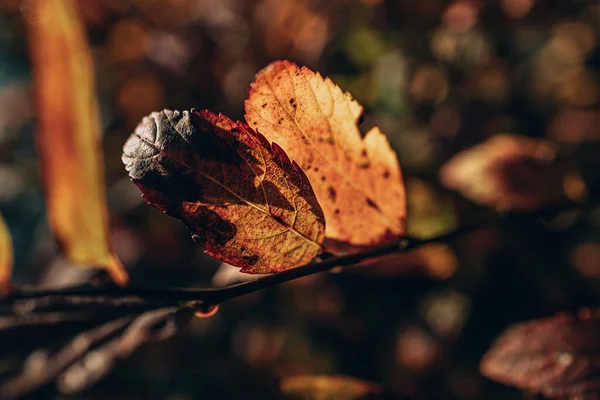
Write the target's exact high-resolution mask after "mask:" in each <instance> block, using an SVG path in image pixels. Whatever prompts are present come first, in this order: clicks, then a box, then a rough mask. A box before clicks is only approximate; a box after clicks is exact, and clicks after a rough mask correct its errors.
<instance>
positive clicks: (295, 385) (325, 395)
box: [279, 375, 381, 400]
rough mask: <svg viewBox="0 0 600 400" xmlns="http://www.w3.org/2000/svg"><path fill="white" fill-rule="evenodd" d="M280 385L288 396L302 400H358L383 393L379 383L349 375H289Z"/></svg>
mask: <svg viewBox="0 0 600 400" xmlns="http://www.w3.org/2000/svg"><path fill="white" fill-rule="evenodd" d="M279 387H280V389H281V392H282V393H283V394H284V395H285V396H286V397H287V398H292V399H302V400H329V399H335V400H358V399H361V398H364V397H365V396H367V395H374V394H379V393H381V388H380V387H379V386H378V385H376V384H374V383H370V382H365V381H362V380H360V379H355V378H352V377H348V376H326V375H306V376H289V377H286V378H283V379H282V380H281V382H280V386H279Z"/></svg>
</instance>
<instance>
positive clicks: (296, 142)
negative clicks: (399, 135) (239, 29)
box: [245, 61, 406, 245]
mask: <svg viewBox="0 0 600 400" xmlns="http://www.w3.org/2000/svg"><path fill="white" fill-rule="evenodd" d="M245 108H246V119H247V121H248V123H249V124H250V126H252V127H253V128H255V129H257V130H258V131H259V132H261V133H262V134H264V135H265V137H266V138H267V139H269V140H270V141H272V142H275V143H277V144H279V145H280V146H281V147H282V148H283V149H284V150H285V151H286V153H288V154H289V156H290V157H291V158H293V159H294V160H296V161H297V162H298V163H299V164H300V166H301V167H302V169H303V170H304V171H305V173H306V175H307V176H308V178H309V179H310V182H311V184H312V185H313V188H314V190H315V193H316V195H317V198H318V200H319V203H320V204H321V207H323V212H324V214H325V219H326V220H327V231H326V236H327V238H330V239H334V240H337V241H340V242H345V243H350V244H352V245H372V244H376V243H379V242H382V241H386V240H390V239H392V238H395V237H399V236H402V235H404V234H405V231H406V200H405V193H404V184H403V181H402V175H401V173H400V166H399V164H398V160H397V159H396V154H395V153H394V151H393V150H392V148H391V147H390V145H389V143H388V141H387V139H386V137H385V135H384V134H382V133H381V132H380V131H379V128H377V127H374V128H373V129H371V130H370V131H369V132H368V133H367V134H366V135H365V136H364V137H362V136H361V133H360V131H359V129H358V126H357V122H358V121H359V119H360V117H361V114H362V111H363V110H362V107H361V106H360V104H358V103H357V102H356V101H355V100H354V99H353V98H352V96H351V95H350V94H349V93H344V92H342V90H341V89H340V88H339V87H338V86H337V85H335V84H334V83H333V82H332V81H331V80H329V79H324V78H322V77H321V75H320V74H319V73H314V72H313V71H311V70H310V69H308V68H306V67H302V68H299V67H298V66H297V65H296V64H294V63H291V62H289V61H277V62H274V63H272V64H270V65H269V66H267V67H266V68H265V69H263V70H262V71H260V72H259V73H258V74H257V75H256V78H255V80H254V82H253V83H252V86H251V88H250V93H249V97H248V100H246V103H245Z"/></svg>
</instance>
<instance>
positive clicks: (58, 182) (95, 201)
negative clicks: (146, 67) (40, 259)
mask: <svg viewBox="0 0 600 400" xmlns="http://www.w3.org/2000/svg"><path fill="white" fill-rule="evenodd" d="M25 17H26V20H27V23H28V30H29V38H30V48H31V59H32V63H33V79H34V85H35V91H36V99H35V101H36V112H37V118H38V120H37V122H38V128H37V142H38V149H39V153H40V158H41V171H42V176H43V180H44V189H45V194H46V207H47V210H48V214H49V219H50V225H51V227H52V230H53V231H54V234H55V236H56V237H57V239H58V241H59V243H60V245H61V248H62V250H63V251H64V253H65V255H66V256H67V257H68V258H69V260H70V261H72V262H74V263H77V264H85V265H90V266H95V267H105V268H107V269H108V270H109V272H110V273H111V275H112V277H113V279H115V281H116V282H118V283H120V284H124V283H125V282H126V281H127V273H126V272H125V270H124V269H123V266H122V265H121V264H120V262H119V261H118V260H117V259H116V258H115V257H114V256H113V255H111V252H110V249H109V245H108V220H107V209H106V194H105V190H106V189H105V182H104V171H103V166H102V158H103V157H102V149H101V146H100V130H99V129H100V124H99V118H98V110H97V107H96V94H95V89H94V73H93V67H92V61H91V56H90V50H89V47H88V45H87V41H86V35H85V31H84V28H83V26H82V24H81V22H80V21H79V19H78V17H77V14H76V12H75V7H74V3H73V2H72V1H70V0H31V1H30V2H29V4H28V7H27V8H26V15H25Z"/></svg>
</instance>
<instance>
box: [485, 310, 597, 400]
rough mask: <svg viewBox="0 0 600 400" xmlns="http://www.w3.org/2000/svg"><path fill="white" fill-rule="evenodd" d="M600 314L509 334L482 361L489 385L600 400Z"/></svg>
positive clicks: (542, 322)
mask: <svg viewBox="0 0 600 400" xmlns="http://www.w3.org/2000/svg"><path fill="white" fill-rule="evenodd" d="M599 351H600V309H595V310H590V309H583V310H580V311H579V313H578V314H577V315H567V314H559V315H557V316H554V317H551V318H544V319H539V320H535V321H531V322H526V323H521V324H517V325H514V326H512V327H510V328H508V329H507V330H506V331H505V332H504V333H502V335H500V337H499V338H498V339H497V340H496V342H495V343H494V344H493V345H492V348H491V349H490V350H489V351H488V352H487V354H486V355H485V356H484V357H483V360H482V361H481V365H480V369H481V373H482V374H483V375H485V376H487V377H488V378H490V379H493V380H495V381H499V382H502V383H505V384H508V385H512V386H516V387H518V388H521V389H528V390H531V391H533V392H538V393H542V394H543V395H544V396H547V397H561V398H562V397H569V398H577V399H597V398H598V397H599V396H600V378H599V377H600V357H599V356H598V354H599Z"/></svg>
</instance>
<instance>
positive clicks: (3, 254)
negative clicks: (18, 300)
mask: <svg viewBox="0 0 600 400" xmlns="http://www.w3.org/2000/svg"><path fill="white" fill-rule="evenodd" d="M12 263H13V248H12V241H11V239H10V232H9V231H8V227H7V226H6V223H5V222H4V218H2V215H0V293H3V294H8V293H9V292H10V277H11V274H12Z"/></svg>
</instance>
